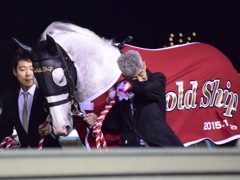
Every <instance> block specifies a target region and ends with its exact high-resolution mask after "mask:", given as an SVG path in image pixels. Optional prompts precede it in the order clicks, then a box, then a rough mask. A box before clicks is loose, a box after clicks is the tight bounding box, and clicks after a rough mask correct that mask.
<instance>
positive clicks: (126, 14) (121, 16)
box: [0, 0, 240, 97]
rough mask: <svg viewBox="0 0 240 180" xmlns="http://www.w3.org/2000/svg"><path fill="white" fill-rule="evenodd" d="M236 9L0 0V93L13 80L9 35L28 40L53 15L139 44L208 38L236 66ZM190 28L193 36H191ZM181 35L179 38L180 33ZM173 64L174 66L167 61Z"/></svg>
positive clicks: (201, 1) (170, 1) (228, 2)
mask: <svg viewBox="0 0 240 180" xmlns="http://www.w3.org/2000/svg"><path fill="white" fill-rule="evenodd" d="M239 18H240V10H239V6H238V1H236V0H182V1H180V0H145V1H144V0H141V1H140V0H138V1H131V0H128V1H117V0H111V1H104V0H86V1H81V0H36V1H34V0H31V1H26V0H25V1H24V0H0V22H1V27H0V48H1V49H0V62H1V64H0V97H1V95H2V93H3V91H4V90H5V89H6V88H11V87H12V86H14V85H15V84H16V82H17V81H16V80H15V78H14V77H13V75H12V71H11V58H12V55H13V52H14V50H15V49H16V47H15V45H14V43H13V42H12V39H11V38H12V37H15V38H17V39H18V40H20V41H21V42H24V43H25V44H28V45H30V46H34V45H35V43H36V42H37V40H38V38H39V37H40V34H41V33H42V32H43V30H44V29H45V28H46V27H47V26H48V25H49V24H50V23H51V22H53V21H65V22H71V23H74V24H77V25H79V26H82V27H85V28H88V29H90V30H92V31H94V32H95V33H96V34H98V35H99V36H103V37H105V38H108V39H114V40H115V41H117V42H120V41H123V40H124V39H125V38H126V37H127V36H129V35H131V36H133V41H132V42H130V44H132V45H136V46H140V47H145V48H161V47H164V46H170V45H169V43H170V41H169V35H170V34H171V33H173V34H174V35H175V36H174V40H173V41H172V42H173V43H174V44H179V42H178V40H179V38H180V37H178V34H179V33H183V40H184V42H186V37H192V40H191V41H190V42H193V41H199V42H204V43H208V44H210V45H213V46H215V47H216V48H218V49H219V50H220V51H222V52H223V53H224V54H225V55H226V56H227V57H228V58H229V59H230V60H231V62H232V63H233V65H234V67H235V68H236V70H237V71H238V72H240V65H239V64H238V60H239V58H240V51H239V47H238V44H239V42H240V38H239V32H240V26H239V24H240V19H239ZM192 32H196V34H197V35H196V37H193V36H191V34H192ZM184 38H185V39H184ZM173 68H174V67H173Z"/></svg>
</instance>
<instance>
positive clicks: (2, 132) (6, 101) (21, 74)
mask: <svg viewBox="0 0 240 180" xmlns="http://www.w3.org/2000/svg"><path fill="white" fill-rule="evenodd" d="M12 70H13V74H14V75H15V76H16V77H17V79H18V81H19V83H20V88H19V87H18V88H17V89H11V90H8V91H6V92H5V93H4V96H3V101H2V102H3V103H2V115H1V119H0V142H2V140H3V139H4V138H5V137H8V136H11V135H12V133H13V130H14V128H15V129H16V132H17V135H18V138H19V141H16V140H13V141H12V144H11V147H12V148H19V147H20V148H29V147H30V148H37V147H38V145H39V140H40V135H44V142H43V148H45V147H50V148H55V147H56V148H61V145H60V143H59V140H58V138H53V137H52V136H51V134H50V133H51V126H50V124H47V126H45V127H44V128H40V127H41V124H43V123H44V122H45V120H46V118H47V115H48V113H47V112H46V111H45V110H44V108H43V103H42V99H41V95H40V92H39V91H38V89H37V87H36V85H35V84H34V82H33V78H34V74H33V67H32V62H31V60H30V58H29V57H28V56H26V55H25V54H24V53H23V51H22V50H21V49H19V50H17V51H16V53H15V55H14V57H13V60H12ZM24 93H25V94H26V101H25V99H24ZM25 105H26V106H25ZM25 124H26V125H25Z"/></svg>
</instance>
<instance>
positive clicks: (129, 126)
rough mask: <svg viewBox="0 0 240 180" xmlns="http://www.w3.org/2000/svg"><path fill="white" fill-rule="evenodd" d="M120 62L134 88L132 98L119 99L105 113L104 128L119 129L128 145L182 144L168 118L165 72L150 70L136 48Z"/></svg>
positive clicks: (126, 145) (114, 130) (126, 77)
mask: <svg viewBox="0 0 240 180" xmlns="http://www.w3.org/2000/svg"><path fill="white" fill-rule="evenodd" d="M117 62H118V66H119V69H120V70H121V72H122V75H123V76H124V78H125V80H127V81H128V82H130V83H131V85H132V88H131V89H130V98H129V99H128V100H124V99H123V100H122V101H119V102H116V104H115V105H114V106H113V107H112V109H111V110H110V111H109V113H108V114H107V115H106V118H105V121H104V122H103V126H102V130H103V132H104V131H108V132H109V131H111V132H112V133H116V132H120V133H121V135H122V146H125V147H140V146H146V147H148V146H150V147H183V144H182V142H181V141H180V139H179V138H178V137H177V136H176V135H175V133H174V131H173V130H172V129H171V128H170V127H169V125H168V124H167V121H166V92H165V91H166V78H165V75H164V74H163V73H160V72H156V73H151V72H150V71H149V70H148V69H147V67H146V64H145V62H144V61H143V60H142V58H141V56H140V54H139V53H138V52H137V51H134V50H130V51H128V52H126V53H125V54H122V55H121V56H120V57H119V59H118V61H117ZM116 86H117V85H116Z"/></svg>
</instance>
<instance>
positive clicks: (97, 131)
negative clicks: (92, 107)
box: [92, 100, 115, 150]
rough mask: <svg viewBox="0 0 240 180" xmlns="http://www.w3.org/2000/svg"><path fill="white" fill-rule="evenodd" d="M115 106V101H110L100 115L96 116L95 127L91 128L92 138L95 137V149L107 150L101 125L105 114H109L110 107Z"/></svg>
mask: <svg viewBox="0 0 240 180" xmlns="http://www.w3.org/2000/svg"><path fill="white" fill-rule="evenodd" d="M114 104H115V101H114V100H112V101H110V103H109V104H108V105H106V106H105V108H104V109H103V111H102V112H101V113H100V115H99V116H98V118H97V120H96V122H95V125H94V127H93V131H92V134H93V136H95V137H96V146H97V149H99V150H102V148H103V149H106V150H108V149H107V143H106V140H105V138H104V135H103V133H102V130H101V129H102V123H103V121H104V119H105V117H106V115H107V113H108V112H109V110H110V109H111V108H112V106H113V105H114Z"/></svg>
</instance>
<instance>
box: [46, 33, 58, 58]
mask: <svg viewBox="0 0 240 180" xmlns="http://www.w3.org/2000/svg"><path fill="white" fill-rule="evenodd" d="M47 50H48V52H49V53H50V54H52V55H57V54H58V48H57V43H56V42H55V40H54V39H53V38H52V37H51V36H50V35H48V34H47Z"/></svg>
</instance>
